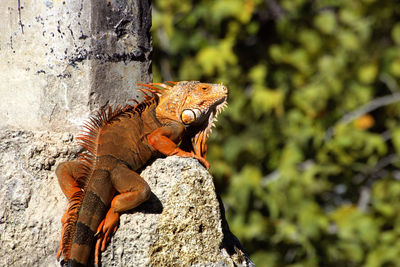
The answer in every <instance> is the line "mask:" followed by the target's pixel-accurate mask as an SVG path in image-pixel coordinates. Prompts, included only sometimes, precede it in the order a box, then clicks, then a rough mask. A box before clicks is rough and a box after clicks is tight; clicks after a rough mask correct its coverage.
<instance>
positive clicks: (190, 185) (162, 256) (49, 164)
mask: <svg viewBox="0 0 400 267" xmlns="http://www.w3.org/2000/svg"><path fill="white" fill-rule="evenodd" d="M78 152H79V148H78V147H77V146H75V145H74V143H73V142H72V135H71V134H69V133H63V134H62V133H50V132H29V131H3V132H0V184H1V187H0V266H58V264H57V261H56V258H55V255H56V252H57V249H58V241H59V238H60V230H61V223H60V219H61V216H62V214H63V213H64V210H65V208H66V206H67V201H66V199H65V197H64V195H63V194H62V192H61V190H60V188H59V186H58V184H57V179H56V177H55V175H54V168H55V166H56V165H57V164H58V163H59V162H61V161H65V160H71V159H72V158H74V156H75V155H76V154H77V153H78ZM142 176H143V177H144V178H145V179H146V180H147V182H148V183H149V185H150V187H151V189H152V192H153V194H152V196H151V198H150V200H149V201H148V202H147V203H145V204H143V205H141V206H140V207H138V208H137V209H135V210H133V211H131V212H128V213H126V214H123V215H122V216H121V224H120V228H119V229H118V231H117V232H116V234H115V235H114V237H113V238H112V240H111V243H110V245H109V246H108V247H107V250H106V252H105V253H103V255H102V263H103V266H188V265H192V266H234V265H238V266H251V265H252V264H251V262H250V261H249V260H248V259H247V258H246V256H245V255H244V253H243V251H242V250H241V249H240V244H239V243H238V242H237V240H236V238H235V237H234V236H233V235H232V234H231V233H230V232H229V229H228V227H227V224H226V222H225V220H224V215H223V212H222V211H221V210H220V207H221V206H220V203H219V202H218V199H217V196H216V194H215V189H214V185H213V181H212V177H211V176H210V175H209V173H208V172H207V171H206V170H205V169H204V168H203V167H202V166H201V165H200V164H199V163H198V162H197V161H196V160H194V159H182V158H178V157H168V158H166V159H158V160H156V161H155V162H154V163H153V164H151V165H150V166H149V167H147V168H146V169H145V170H144V171H143V172H142Z"/></svg>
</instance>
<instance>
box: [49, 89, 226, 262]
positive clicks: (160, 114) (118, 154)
mask: <svg viewBox="0 0 400 267" xmlns="http://www.w3.org/2000/svg"><path fill="white" fill-rule="evenodd" d="M140 85H142V86H146V87H147V88H145V89H140V90H141V91H142V92H144V93H145V100H144V101H143V102H141V103H136V104H135V105H126V106H125V107H117V108H116V109H114V110H112V109H111V108H110V107H108V109H102V110H101V111H100V112H99V113H98V114H97V116H94V117H92V118H91V119H90V120H89V121H88V122H87V123H86V124H85V125H84V128H85V130H84V132H83V133H82V134H81V135H80V136H78V137H77V139H78V140H79V142H80V145H81V146H82V147H83V148H84V150H85V152H84V153H82V155H80V157H79V158H78V160H76V161H71V162H63V163H61V164H59V165H58V167H57V169H56V175H57V177H58V181H59V183H60V186H61V189H62V191H63V192H64V194H65V195H66V196H67V198H68V200H69V206H68V209H67V211H66V212H65V214H64V216H63V218H62V219H61V222H62V224H63V227H62V233H61V234H62V238H61V241H60V248H59V251H58V253H57V258H60V257H61V256H62V258H63V260H62V261H61V265H62V266H86V265H87V264H88V259H89V257H90V254H91V251H92V247H93V246H94V245H95V252H94V253H95V255H94V258H95V264H98V262H99V260H98V259H99V255H100V252H101V251H104V250H105V246H106V244H107V243H108V242H109V240H110V238H111V236H112V234H113V233H114V232H115V231H116V230H117V227H118V223H119V216H120V213H121V212H124V211H127V210H130V209H133V208H135V207H136V206H138V205H139V204H141V203H143V202H144V201H146V200H147V199H148V198H149V196H150V188H149V186H148V184H147V183H146V181H145V180H144V179H143V178H142V177H141V176H140V175H139V174H138V173H136V170H138V169H139V168H141V167H143V166H144V165H145V164H146V162H148V161H149V160H150V159H151V158H152V157H159V156H162V155H167V156H169V155H178V156H181V157H194V158H196V159H198V160H199V161H200V162H201V163H202V164H203V165H204V166H205V167H206V168H208V167H209V163H208V162H207V160H206V149H207V146H206V141H207V137H208V134H209V132H210V130H211V128H212V126H213V125H214V123H213V122H214V120H215V119H216V116H217V115H218V113H219V112H220V111H221V110H222V108H223V107H225V105H226V99H227V93H228V91H227V88H226V87H225V86H223V85H220V84H208V83H200V82H196V81H190V82H178V83H176V82H167V83H153V84H140ZM147 92H149V93H147ZM136 102H137V101H136Z"/></svg>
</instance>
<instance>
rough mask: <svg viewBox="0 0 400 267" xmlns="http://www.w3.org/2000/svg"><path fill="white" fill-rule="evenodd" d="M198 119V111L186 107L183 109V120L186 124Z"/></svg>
mask: <svg viewBox="0 0 400 267" xmlns="http://www.w3.org/2000/svg"><path fill="white" fill-rule="evenodd" d="M196 119H197V118H196V113H195V112H194V111H193V110H191V109H185V110H183V111H182V114H181V120H182V122H183V123H184V124H191V123H192V122H194V121H195V120H196Z"/></svg>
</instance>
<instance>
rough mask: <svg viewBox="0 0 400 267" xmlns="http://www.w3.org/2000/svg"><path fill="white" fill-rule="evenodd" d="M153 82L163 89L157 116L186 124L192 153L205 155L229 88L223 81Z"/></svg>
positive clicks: (224, 104)
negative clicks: (170, 84) (208, 140)
mask: <svg viewBox="0 0 400 267" xmlns="http://www.w3.org/2000/svg"><path fill="white" fill-rule="evenodd" d="M172 84H173V86H169V85H167V84H153V85H158V86H161V87H163V88H164V89H165V90H161V91H159V92H158V96H159V104H158V106H157V108H156V114H157V117H158V118H161V119H163V120H173V121H178V122H180V123H183V124H184V125H186V128H187V132H188V134H189V135H190V140H191V143H192V146H193V150H194V153H195V154H197V155H199V156H201V157H204V158H205V156H206V150H207V146H206V141H207V137H208V135H209V134H210V132H211V128H212V127H213V126H214V121H215V120H216V117H217V115H218V114H219V113H220V112H221V111H222V109H223V108H224V107H225V106H226V99H227V97H228V89H227V88H226V87H225V86H224V85H222V84H210V83H201V82H198V81H183V82H178V83H172Z"/></svg>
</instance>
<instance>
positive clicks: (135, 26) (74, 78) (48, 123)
mask: <svg viewBox="0 0 400 267" xmlns="http://www.w3.org/2000/svg"><path fill="white" fill-rule="evenodd" d="M0 10H2V13H1V16H0V58H1V64H0V99H1V100H2V101H1V102H0V129H6V128H13V129H29V130H32V129H33V130H46V129H47V130H51V131H71V132H76V130H77V128H78V127H77V126H79V125H81V122H82V121H83V120H85V119H86V118H87V117H88V115H89V114H90V113H91V112H92V111H94V110H97V108H98V107H99V106H102V105H104V104H106V103H109V104H115V103H118V104H124V103H125V102H126V100H127V99H132V98H137V97H138V94H137V92H136V87H137V86H136V84H137V83H148V82H151V80H152V75H151V58H150V57H151V51H152V47H151V37H150V33H149V31H150V27H151V8H150V1H135V0H108V1H100V0H87V1H83V0H80V1H51V0H42V1H22V0H21V1H20V0H18V1H16V0H1V1H0Z"/></svg>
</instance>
